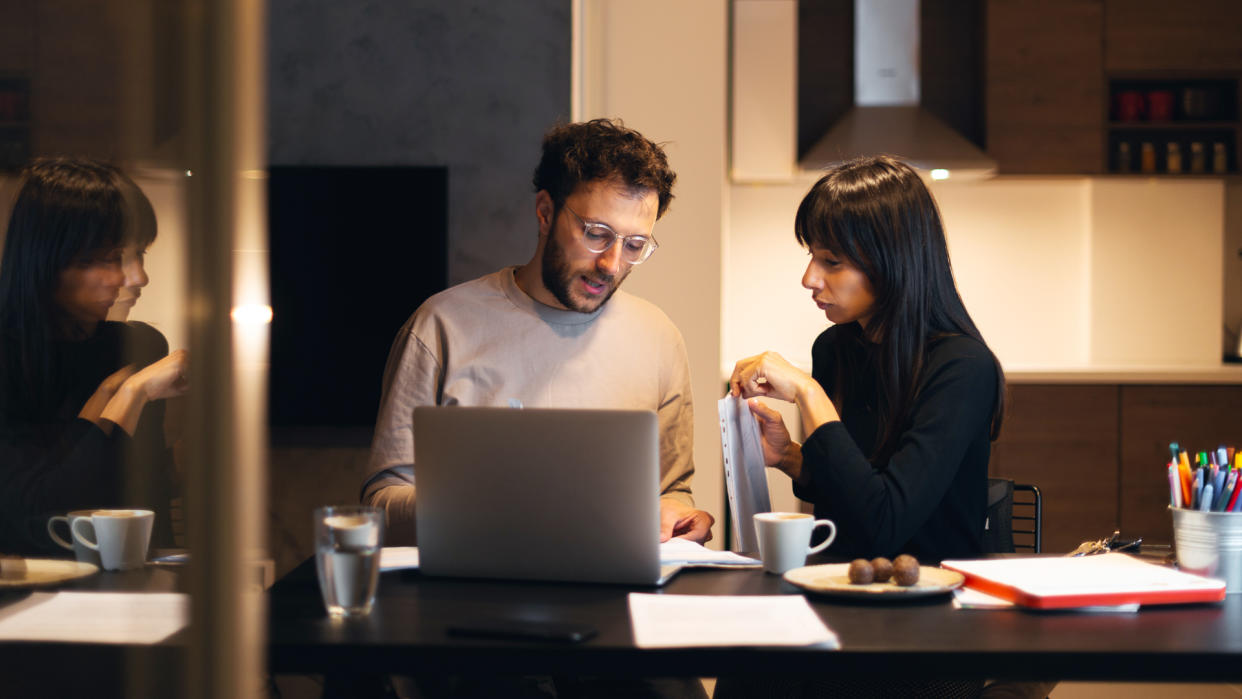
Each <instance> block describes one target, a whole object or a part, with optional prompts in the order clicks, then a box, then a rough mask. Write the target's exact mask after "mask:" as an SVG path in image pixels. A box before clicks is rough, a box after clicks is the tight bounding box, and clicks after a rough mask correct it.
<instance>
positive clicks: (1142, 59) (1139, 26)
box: [1104, 0, 1242, 72]
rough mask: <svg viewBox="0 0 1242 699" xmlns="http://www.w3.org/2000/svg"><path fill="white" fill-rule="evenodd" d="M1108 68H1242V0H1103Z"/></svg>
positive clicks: (1105, 58) (1114, 70) (1106, 68)
mask: <svg viewBox="0 0 1242 699" xmlns="http://www.w3.org/2000/svg"><path fill="white" fill-rule="evenodd" d="M1104 61H1105V70H1107V71H1109V72H1120V71H1167V70H1179V71H1204V72H1215V71H1242V2H1238V1H1237V0H1188V1H1184V2H1169V1H1168V0H1105V3H1104Z"/></svg>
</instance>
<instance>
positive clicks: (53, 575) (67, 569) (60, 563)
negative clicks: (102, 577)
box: [0, 558, 99, 587]
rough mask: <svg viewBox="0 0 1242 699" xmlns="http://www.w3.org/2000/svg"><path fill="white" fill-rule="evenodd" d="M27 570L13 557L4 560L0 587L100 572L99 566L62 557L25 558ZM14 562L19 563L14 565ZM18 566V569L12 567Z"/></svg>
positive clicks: (42, 583)
mask: <svg viewBox="0 0 1242 699" xmlns="http://www.w3.org/2000/svg"><path fill="white" fill-rule="evenodd" d="M21 562H24V563H25V570H21V565H20V563H17V562H15V561H13V559H6V560H5V562H4V574H3V575H0V587H27V586H32V585H51V584H53V583H58V582H64V581H65V580H73V579H74V578H84V577H86V576H88V575H90V574H92V573H97V572H99V566H97V565H95V564H94V563H84V562H82V561H68V560H65V559H62V558H25V559H21ZM14 563H17V565H16V566H14ZM14 567H16V568H17V570H16V571H13V570H12V569H13V568H14Z"/></svg>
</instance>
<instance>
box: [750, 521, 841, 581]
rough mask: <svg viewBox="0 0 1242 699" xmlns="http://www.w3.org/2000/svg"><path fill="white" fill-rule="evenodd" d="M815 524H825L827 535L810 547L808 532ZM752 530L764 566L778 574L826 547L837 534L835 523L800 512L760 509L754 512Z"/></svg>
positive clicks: (803, 562)
mask: <svg viewBox="0 0 1242 699" xmlns="http://www.w3.org/2000/svg"><path fill="white" fill-rule="evenodd" d="M817 527H828V538H826V539H824V540H823V541H822V542H820V543H819V544H818V545H817V546H813V547H812V546H810V543H811V532H813V531H815V529H816V528H817ZM755 534H756V535H757V536H758V537H759V558H760V559H761V560H762V561H763V569H764V570H766V571H768V572H769V573H775V574H777V575H781V574H783V573H785V572H786V571H789V570H793V569H794V568H799V567H801V566H803V565H804V564H806V557H807V556H808V555H810V554H812V553H819V552H820V551H823V550H824V549H826V548H828V546H829V544H831V543H832V540H833V539H835V538H837V525H835V524H833V523H832V520H828V519H815V518H814V517H812V516H811V515H808V514H803V513H801V512H760V513H758V514H756V515H755Z"/></svg>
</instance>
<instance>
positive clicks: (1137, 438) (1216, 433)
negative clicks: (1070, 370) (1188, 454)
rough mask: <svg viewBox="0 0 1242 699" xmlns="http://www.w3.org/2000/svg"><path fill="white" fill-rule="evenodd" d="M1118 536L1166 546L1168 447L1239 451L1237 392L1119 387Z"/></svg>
mask: <svg viewBox="0 0 1242 699" xmlns="http://www.w3.org/2000/svg"><path fill="white" fill-rule="evenodd" d="M1120 397H1121V403H1120V408H1121V411H1120V415H1121V420H1120V425H1121V449H1120V451H1121V470H1120V476H1121V477H1120V481H1119V490H1118V492H1119V495H1120V497H1119V500H1118V504H1119V507H1120V515H1121V519H1120V524H1121V530H1122V532H1125V533H1127V534H1132V535H1133V536H1142V537H1144V538H1145V539H1147V540H1151V541H1171V540H1172V538H1173V523H1172V520H1171V518H1170V515H1169V512H1168V505H1169V487H1168V481H1167V480H1166V479H1165V471H1164V469H1163V467H1162V464H1166V463H1168V461H1169V442H1171V441H1177V442H1179V443H1180V444H1181V445H1182V447H1183V448H1184V449H1186V450H1187V451H1208V450H1210V449H1215V448H1216V447H1217V446H1218V445H1221V444H1225V445H1230V444H1232V445H1235V446H1239V447H1242V421H1240V420H1239V419H1238V416H1239V415H1242V387H1238V386H1124V387H1123V388H1122V391H1121V396H1120Z"/></svg>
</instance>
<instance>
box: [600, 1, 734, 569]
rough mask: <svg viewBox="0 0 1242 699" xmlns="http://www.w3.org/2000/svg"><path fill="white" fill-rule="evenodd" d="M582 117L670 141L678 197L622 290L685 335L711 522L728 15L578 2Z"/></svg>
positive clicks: (716, 486) (702, 494) (671, 6)
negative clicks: (653, 246) (618, 121)
mask: <svg viewBox="0 0 1242 699" xmlns="http://www.w3.org/2000/svg"><path fill="white" fill-rule="evenodd" d="M581 11H582V21H581V26H582V28H583V30H582V36H581V43H580V45H581V60H582V64H581V71H580V72H577V74H579V75H580V76H581V81H582V84H581V85H580V86H578V90H577V92H576V94H577V96H578V100H579V102H580V104H581V105H582V106H581V109H582V113H581V114H580V115H578V116H580V117H581V118H586V119H590V118H595V117H601V116H610V117H621V118H622V119H624V120H625V122H626V124H627V125H629V126H631V127H633V128H635V129H638V130H639V131H641V132H642V133H643V134H645V135H646V136H648V137H649V138H651V139H653V140H655V141H657V142H662V143H664V144H665V150H666V151H667V153H668V156H669V159H670V162H671V164H672V166H673V168H674V169H675V170H676V171H677V186H676V188H675V190H674V193H675V195H676V198H675V199H674V200H673V203H672V206H671V208H670V209H669V211H668V212H667V213H666V214H665V215H664V217H663V218H662V219H661V220H660V221H659V222H658V223H657V224H656V229H655V236H656V239H657V240H659V241H660V250H659V252H658V253H656V255H655V256H654V257H652V258H651V260H650V261H648V262H646V263H644V264H643V265H642V267H640V268H638V269H637V270H635V271H634V272H633V273H632V274H631V275H630V277H629V280H628V281H626V285H625V288H626V290H628V291H630V292H632V293H634V294H637V295H639V296H642V297H644V298H646V299H648V300H650V301H652V302H654V303H655V304H656V305H658V306H660V308H662V309H664V312H665V313H667V314H668V315H669V317H670V318H672V320H673V322H674V323H675V324H676V325H677V327H678V328H680V329H681V332H682V335H683V336H684V337H685V340H686V349H687V351H688V353H689V355H690V372H691V379H692V382H693V391H694V399H695V401H694V402H695V430H694V439H695V449H694V460H695V465H696V469H697V472H696V475H695V480H694V493H695V499H696V501H697V503H698V505H699V507H700V508H702V509H706V510H708V511H710V512H712V513H713V514H714V515H716V518H717V525H716V528H715V529H714V534H715V541H716V543H717V544H719V543H720V542H721V541H722V540H723V537H722V531H723V530H722V529H721V527H720V525H721V523H722V522H723V516H722V515H723V505H724V490H723V476H722V473H723V472H722V468H721V457H720V438H719V432H718V429H717V427H716V404H715V401H716V399H717V398H719V397H720V396H721V395H722V392H723V389H722V383H721V381H720V375H719V371H718V367H719V365H720V337H721V329H720V313H721V269H722V261H723V245H724V238H723V236H722V231H723V230H724V228H725V225H726V218H725V215H726V207H727V200H726V197H725V177H726V173H725V140H726V137H727V134H726V118H725V114H726V103H725V100H726V89H725V88H726V66H727V64H728V56H727V41H726V27H727V7H726V5H725V4H724V3H720V2H715V3H709V2H685V3H666V2H659V1H658V0H583V2H582V3H581Z"/></svg>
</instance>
